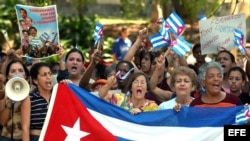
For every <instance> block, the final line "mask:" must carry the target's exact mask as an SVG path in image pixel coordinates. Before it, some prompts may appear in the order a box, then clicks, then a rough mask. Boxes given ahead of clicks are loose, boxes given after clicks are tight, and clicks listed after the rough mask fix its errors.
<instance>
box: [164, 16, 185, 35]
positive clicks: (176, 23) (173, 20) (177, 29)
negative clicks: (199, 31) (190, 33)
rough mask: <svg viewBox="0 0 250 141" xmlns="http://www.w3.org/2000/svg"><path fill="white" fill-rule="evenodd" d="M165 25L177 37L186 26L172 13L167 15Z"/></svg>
mask: <svg viewBox="0 0 250 141" xmlns="http://www.w3.org/2000/svg"><path fill="white" fill-rule="evenodd" d="M166 22H167V24H168V25H169V26H170V27H172V29H173V31H174V33H175V34H176V35H177V36H180V35H181V34H182V33H183V32H184V31H185V29H186V25H185V23H184V21H183V20H182V19H181V18H180V16H179V15H178V14H177V13H176V12H173V13H171V14H170V15H169V17H168V18H167V19H166Z"/></svg>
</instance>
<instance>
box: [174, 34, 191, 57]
mask: <svg viewBox="0 0 250 141" xmlns="http://www.w3.org/2000/svg"><path fill="white" fill-rule="evenodd" d="M191 49H192V45H191V44H190V43H188V42H187V41H185V40H184V39H183V38H182V37H181V36H178V37H177V38H176V40H175V41H174V42H173V47H172V50H173V51H174V52H175V53H176V54H177V55H178V56H180V57H183V56H184V55H185V54H186V53H188V52H189V51H190V50H191Z"/></svg>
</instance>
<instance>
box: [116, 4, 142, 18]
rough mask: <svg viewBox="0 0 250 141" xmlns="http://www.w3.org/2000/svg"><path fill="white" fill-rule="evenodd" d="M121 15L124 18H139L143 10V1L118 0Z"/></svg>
mask: <svg viewBox="0 0 250 141" xmlns="http://www.w3.org/2000/svg"><path fill="white" fill-rule="evenodd" d="M120 2H121V15H122V16H123V17H125V18H129V19H131V18H135V17H138V16H140V15H141V14H142V13H143V11H144V9H145V5H144V4H145V3H144V1H143V0H120Z"/></svg>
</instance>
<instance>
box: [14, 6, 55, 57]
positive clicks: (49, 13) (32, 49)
mask: <svg viewBox="0 0 250 141" xmlns="http://www.w3.org/2000/svg"><path fill="white" fill-rule="evenodd" d="M15 9H16V15H17V20H18V26H19V32H20V37H21V44H22V50H23V56H24V57H31V58H43V57H49V56H51V55H54V54H56V51H57V47H56V45H58V43H59V29H58V20H57V9H56V5H50V6H44V7H34V6H27V5H20V4H17V5H16V6H15Z"/></svg>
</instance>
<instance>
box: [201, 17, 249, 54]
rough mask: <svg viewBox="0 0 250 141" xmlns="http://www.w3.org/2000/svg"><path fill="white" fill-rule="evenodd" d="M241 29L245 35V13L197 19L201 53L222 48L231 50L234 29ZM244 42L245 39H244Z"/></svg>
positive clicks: (232, 47)
mask: <svg viewBox="0 0 250 141" xmlns="http://www.w3.org/2000/svg"><path fill="white" fill-rule="evenodd" d="M235 29H238V30H241V31H242V32H243V33H244V35H246V19H245V14H236V15H228V16H223V17H216V18H211V19H206V20H200V21H199V32H200V43H201V53H202V54H211V53H217V52H219V50H221V49H222V48H226V49H227V50H232V49H235V48H237V47H236V46H235V45H234V31H235ZM244 44H246V39H245V40H244Z"/></svg>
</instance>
